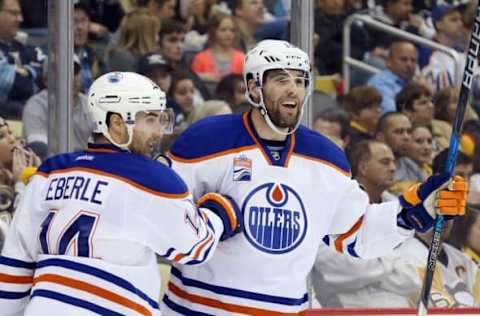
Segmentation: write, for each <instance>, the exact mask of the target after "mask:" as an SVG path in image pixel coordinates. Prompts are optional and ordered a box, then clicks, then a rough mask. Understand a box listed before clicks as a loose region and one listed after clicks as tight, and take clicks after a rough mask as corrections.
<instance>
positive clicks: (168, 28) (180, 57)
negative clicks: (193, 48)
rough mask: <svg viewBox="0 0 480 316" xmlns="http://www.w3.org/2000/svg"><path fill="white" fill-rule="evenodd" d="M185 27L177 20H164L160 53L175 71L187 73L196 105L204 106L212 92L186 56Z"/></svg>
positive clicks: (160, 35) (161, 30) (160, 34)
mask: <svg viewBox="0 0 480 316" xmlns="http://www.w3.org/2000/svg"><path fill="white" fill-rule="evenodd" d="M185 33H186V29H185V26H184V25H183V24H182V23H180V22H178V21H175V20H163V21H162V25H161V27H160V33H159V38H158V41H159V53H160V54H161V55H162V56H163V57H164V58H165V60H166V61H167V62H168V63H169V64H170V66H172V68H173V69H174V70H180V69H181V70H182V71H184V72H187V73H188V75H189V77H190V78H191V79H192V81H193V83H194V85H195V88H196V91H195V104H202V103H203V100H208V99H210V92H209V91H208V89H207V88H206V87H205V84H204V83H203V82H202V80H201V79H200V77H198V75H197V74H196V73H195V72H193V71H192V70H191V67H190V63H191V61H190V60H189V59H188V58H186V56H185V54H184V47H185Z"/></svg>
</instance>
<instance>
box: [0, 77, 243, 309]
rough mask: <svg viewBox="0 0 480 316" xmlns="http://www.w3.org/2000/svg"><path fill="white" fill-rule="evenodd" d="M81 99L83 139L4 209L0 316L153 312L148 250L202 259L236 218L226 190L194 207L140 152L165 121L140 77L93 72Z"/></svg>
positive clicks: (156, 284) (152, 264)
mask: <svg viewBox="0 0 480 316" xmlns="http://www.w3.org/2000/svg"><path fill="white" fill-rule="evenodd" d="M89 106H90V107H91V110H92V115H93V118H94V120H95V122H96V124H97V127H96V130H95V134H94V139H95V143H94V144H90V145H89V147H88V149H87V150H85V151H81V152H74V153H67V154H60V155H57V156H54V157H52V158H50V159H48V160H46V161H45V162H44V163H43V164H42V165H41V166H40V168H39V169H38V172H37V173H36V174H35V175H34V176H33V177H32V178H31V181H30V183H29V185H28V187H27V189H26V191H25V193H24V196H23V198H22V201H21V202H20V205H19V207H18V209H17V210H16V213H15V217H14V220H13V223H12V227H11V229H10V230H9V233H8V235H7V238H6V241H5V246H4V249H3V251H2V256H1V257H0V314H1V315H2V316H5V315H24V314H25V315H62V316H63V315H76V316H77V315H98V314H100V315H160V310H159V304H158V298H159V294H160V293H159V292H160V284H161V282H160V275H159V271H158V266H157V260H156V255H155V254H159V255H160V256H163V257H164V258H166V259H168V260H171V261H173V262H176V263H179V264H188V265H195V264H199V263H203V262H204V261H206V260H208V259H209V258H210V257H211V255H212V254H213V253H214V251H215V248H216V247H217V245H218V242H219V240H223V239H227V238H228V237H230V236H232V235H233V234H234V233H235V230H236V229H237V227H238V226H239V225H240V224H241V223H240V222H237V216H236V214H237V213H236V212H237V210H236V209H238V208H236V206H235V204H234V202H232V201H230V200H229V198H228V197H223V196H221V195H219V194H213V193H212V194H208V195H206V196H204V197H203V198H202V199H201V201H199V203H200V205H201V206H202V208H197V207H196V206H195V205H194V203H193V201H192V199H191V195H190V193H189V192H188V190H187V186H186V185H185V183H184V182H183V181H182V180H181V178H180V177H179V176H178V175H177V174H176V173H175V172H174V171H173V170H171V169H170V168H169V167H167V166H165V165H163V164H160V163H158V162H156V161H153V160H151V159H150V158H148V157H146V156H148V155H150V154H151V152H152V148H153V144H154V143H155V142H157V141H159V140H160V139H161V137H162V134H163V133H168V132H170V131H171V130H172V126H173V115H172V113H171V112H170V111H168V110H167V109H166V105H165V94H164V93H163V92H162V91H161V90H160V88H159V87H158V86H157V85H155V84H154V83H153V82H152V81H150V80H149V79H147V78H146V77H143V76H140V75H138V74H135V73H120V72H116V73H109V74H106V75H103V76H102V77H100V78H98V79H97V80H96V81H95V82H94V83H93V85H92V87H91V88H90V92H89ZM206 207H208V208H206Z"/></svg>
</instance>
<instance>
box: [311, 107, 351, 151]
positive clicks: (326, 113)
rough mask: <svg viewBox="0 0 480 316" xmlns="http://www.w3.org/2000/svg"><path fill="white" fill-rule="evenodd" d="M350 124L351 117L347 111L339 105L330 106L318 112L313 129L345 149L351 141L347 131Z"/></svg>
mask: <svg viewBox="0 0 480 316" xmlns="http://www.w3.org/2000/svg"><path fill="white" fill-rule="evenodd" d="M349 126H350V118H349V117H348V114H347V112H345V111H344V110H343V109H341V108H338V107H328V108H326V109H324V110H322V111H321V112H320V113H318V114H317V116H316V117H315V119H314V120H313V128H312V129H313V130H314V131H316V132H317V133H320V134H322V135H324V136H326V137H328V138H329V139H330V140H331V141H333V142H334V143H335V144H337V145H338V146H339V147H340V148H342V149H345V147H346V146H347V145H348V144H349V141H350V139H349V135H348V133H347V130H348V127H349Z"/></svg>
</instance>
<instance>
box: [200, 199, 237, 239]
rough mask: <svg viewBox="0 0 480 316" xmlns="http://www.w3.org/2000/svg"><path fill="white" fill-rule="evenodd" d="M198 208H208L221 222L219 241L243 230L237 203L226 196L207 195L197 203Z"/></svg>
mask: <svg viewBox="0 0 480 316" xmlns="http://www.w3.org/2000/svg"><path fill="white" fill-rule="evenodd" d="M197 204H198V206H199V207H204V208H208V209H209V210H211V211H212V212H214V213H215V214H217V215H218V216H219V217H220V218H221V219H222V222H223V234H222V236H220V240H221V241H223V240H226V239H228V238H230V237H232V236H234V235H235V234H237V233H239V232H241V231H242V230H243V217H242V213H241V212H240V209H239V208H238V205H237V203H236V202H235V201H234V200H233V199H232V198H231V197H229V196H228V195H221V194H218V193H207V194H205V195H204V196H202V197H201V198H200V199H199V200H198V202H197Z"/></svg>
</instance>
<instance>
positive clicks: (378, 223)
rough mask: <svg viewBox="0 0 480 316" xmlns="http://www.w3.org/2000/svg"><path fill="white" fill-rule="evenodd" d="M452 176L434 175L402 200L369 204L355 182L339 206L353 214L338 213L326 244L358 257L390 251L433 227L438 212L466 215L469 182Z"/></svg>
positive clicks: (377, 255)
mask: <svg viewBox="0 0 480 316" xmlns="http://www.w3.org/2000/svg"><path fill="white" fill-rule="evenodd" d="M449 179H450V178H449V177H448V176H445V175H442V176H432V177H430V178H429V179H428V180H427V181H426V182H425V183H423V184H421V185H418V186H416V187H414V188H412V189H411V190H409V191H408V192H407V193H405V194H404V195H403V196H402V197H401V198H400V199H399V200H398V201H392V202H385V203H381V204H369V203H368V196H367V195H366V193H365V192H363V191H362V190H361V189H360V188H359V187H358V185H355V184H354V183H355V182H354V181H352V183H350V184H349V187H348V188H347V189H346V190H345V192H344V198H343V199H341V202H340V203H339V204H338V206H337V209H338V210H353V211H352V213H351V214H353V215H351V216H349V214H348V213H347V212H348V211H346V212H345V211H344V212H340V211H339V212H338V213H337V215H336V216H337V217H340V216H341V217H342V218H341V220H337V221H334V222H333V223H332V226H331V227H330V232H331V234H330V235H327V236H325V237H324V238H323V241H324V243H325V244H327V245H328V246H329V247H331V248H332V249H334V250H336V251H338V252H342V253H347V254H350V255H352V256H355V257H362V258H374V257H379V256H384V255H388V254H390V253H391V251H392V249H393V248H394V247H395V246H397V245H398V244H399V243H400V242H402V241H403V240H405V239H407V238H409V237H410V236H411V235H412V234H413V230H418V231H426V230H429V229H431V227H432V225H433V219H434V217H435V215H436V212H440V213H441V214H442V215H448V217H447V218H446V219H451V218H453V217H455V216H458V215H462V214H464V212H465V201H466V196H467V185H466V183H465V181H464V180H463V179H461V178H457V177H455V178H454V179H453V181H450V180H449ZM358 210H362V211H358ZM354 211H356V212H354ZM362 212H363V214H362Z"/></svg>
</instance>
